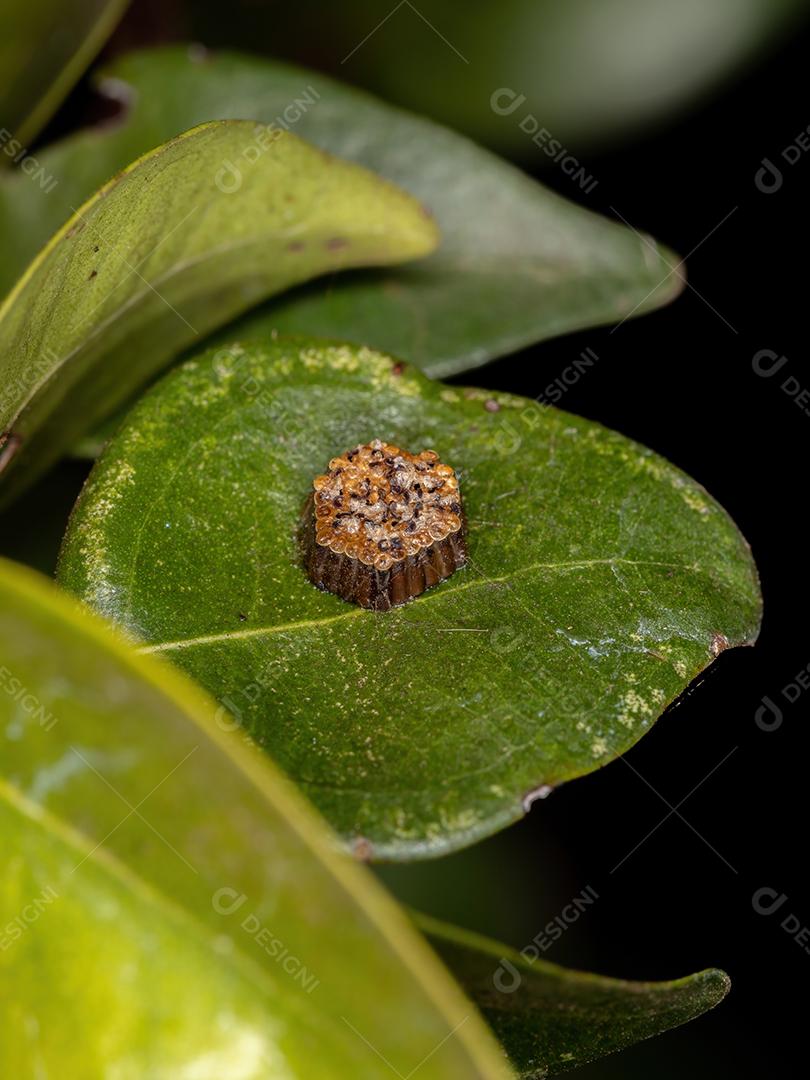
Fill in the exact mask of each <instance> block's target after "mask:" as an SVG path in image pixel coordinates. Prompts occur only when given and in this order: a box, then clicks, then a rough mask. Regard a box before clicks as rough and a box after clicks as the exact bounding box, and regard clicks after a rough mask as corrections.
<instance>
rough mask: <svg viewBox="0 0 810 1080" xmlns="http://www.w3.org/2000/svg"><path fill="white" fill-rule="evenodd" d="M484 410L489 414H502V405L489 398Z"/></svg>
mask: <svg viewBox="0 0 810 1080" xmlns="http://www.w3.org/2000/svg"><path fill="white" fill-rule="evenodd" d="M484 408H485V409H486V410H487V412H500V411H501V407H500V405H499V404H498V402H497V401H495V399H494V398H487V400H486V401H485V402H484Z"/></svg>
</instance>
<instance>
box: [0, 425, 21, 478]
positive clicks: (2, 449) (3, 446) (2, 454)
mask: <svg viewBox="0 0 810 1080" xmlns="http://www.w3.org/2000/svg"><path fill="white" fill-rule="evenodd" d="M20 446H22V439H21V438H20V436H19V435H15V434H14V432H13V431H4V432H3V433H2V434H0V473H1V472H2V471H3V470H4V469H5V468H6V466H7V465H8V464H9V462H10V461H11V459H12V458H13V457H14V455H15V454H16V453H17V451H18V450H19V448H20Z"/></svg>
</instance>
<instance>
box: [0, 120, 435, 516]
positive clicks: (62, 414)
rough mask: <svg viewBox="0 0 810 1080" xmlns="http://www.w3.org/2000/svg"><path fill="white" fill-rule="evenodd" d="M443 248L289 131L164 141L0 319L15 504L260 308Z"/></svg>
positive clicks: (109, 190) (35, 273)
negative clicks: (181, 355)
mask: <svg viewBox="0 0 810 1080" xmlns="http://www.w3.org/2000/svg"><path fill="white" fill-rule="evenodd" d="M247 150H251V151H252V152H251V154H249V155H246V151H247ZM435 244H436V230H435V226H434V224H433V222H432V221H431V220H430V219H429V218H428V217H427V215H426V214H425V212H424V211H423V209H422V207H421V206H420V205H419V204H418V203H416V202H415V201H414V200H413V199H412V198H411V197H410V196H408V195H405V194H404V193H403V192H401V191H398V190H397V189H396V188H394V187H393V186H392V185H390V184H387V183H385V182H384V181H382V180H380V178H379V177H376V176H374V175H372V174H371V173H369V172H367V171H366V170H365V169H362V168H360V167H358V166H356V165H351V164H348V163H346V162H341V161H338V160H337V159H335V158H332V157H330V156H328V155H326V154H324V153H323V151H321V150H318V149H316V148H315V147H312V146H309V145H308V144H307V143H305V142H303V141H302V140H301V139H299V138H297V137H296V136H295V135H291V134H288V133H285V132H281V131H279V132H276V133H274V135H273V137H269V136H268V137H267V138H265V139H264V141H263V142H262V143H258V142H257V140H256V136H255V133H254V125H253V124H250V123H247V122H244V121H226V122H221V123H212V124H207V125H204V126H203V127H200V128H196V129H194V130H192V131H189V132H187V133H186V134H185V135H182V136H180V137H178V138H177V139H174V140H173V141H172V142H169V143H167V144H166V145H164V146H161V147H160V148H159V149H157V150H155V151H153V152H152V153H150V154H148V155H147V156H146V157H144V158H142V159H140V160H139V161H136V162H135V163H134V164H133V165H130V166H129V167H128V168H127V170H126V171H125V172H124V173H122V174H121V175H120V176H118V177H116V178H115V179H114V180H112V181H110V183H109V184H107V186H106V187H104V188H102V189H101V190H100V191H99V192H98V193H97V194H96V195H95V196H94V197H93V198H92V199H91V200H90V201H89V202H88V203H86V204H85V205H84V206H83V207H82V208H81V209H80V210H78V211H77V212H76V213H75V214H74V216H73V218H72V219H71V220H70V221H69V222H68V224H67V225H65V226H64V227H63V228H62V230H61V231H60V232H58V233H57V234H56V236H54V238H53V239H52V240H51V242H50V243H49V244H48V246H47V247H46V248H45V249H44V250H43V251H42V252H41V254H40V255H39V256H38V257H37V259H36V260H35V261H34V262H33V263H32V264H31V266H30V267H29V269H28V270H27V272H26V274H25V275H24V277H23V278H22V279H21V280H20V281H19V283H18V284H17V286H16V288H15V289H14V291H13V292H12V293H11V294H10V295H9V297H8V298H7V299H6V302H5V303H4V304H3V306H2V308H0V382H1V383H2V387H3V389H2V392H0V432H4V431H5V432H7V433H11V434H9V435H7V436H6V438H5V441H6V447H5V451H3V449H2V446H0V458H3V457H4V458H5V462H4V463H5V464H6V466H8V465H9V464H11V465H12V466H14V471H15V473H16V474H17V475H16V477H13V478H12V480H11V483H10V484H9V481H8V480H7V479H6V478H5V477H4V484H3V486H4V488H5V491H4V495H5V497H6V498H10V497H11V496H13V495H14V494H15V493H16V491H17V490H18V488H19V487H20V486H21V484H25V483H29V482H30V480H31V479H32V478H33V477H34V476H36V474H37V473H38V472H40V471H42V469H43V468H44V467H45V466H47V465H48V464H50V463H51V462H53V461H54V460H55V459H56V458H57V457H58V456H59V454H60V453H61V452H62V451H63V450H64V449H65V448H66V447H67V446H69V445H70V444H71V442H72V441H73V440H75V439H76V438H78V436H80V435H81V434H83V433H84V432H85V431H87V430H88V429H89V428H90V427H91V426H92V425H93V424H94V423H96V422H97V421H99V420H102V419H103V418H104V417H105V416H106V415H108V414H109V413H110V412H111V411H113V410H114V409H115V407H116V406H117V405H120V404H121V403H122V402H123V401H125V400H126V399H127V397H128V396H129V395H130V394H131V393H133V392H134V391H135V390H136V389H137V388H139V387H140V386H142V385H143V383H144V382H145V381H146V380H147V379H148V378H149V377H150V376H152V375H154V373H155V372H156V371H159V370H160V368H161V367H162V366H163V365H165V364H166V362H167V361H168V360H170V359H171V358H172V357H173V356H175V355H176V354H177V353H178V352H180V351H181V350H182V349H183V348H185V347H186V346H187V345H189V344H190V343H191V342H193V341H195V340H202V337H204V335H205V334H206V333H207V332H209V331H211V330H212V329H214V328H215V327H217V326H219V325H220V324H222V323H224V322H226V321H227V320H228V319H230V318H232V317H233V316H234V315H236V314H237V313H239V312H242V311H244V310H245V309H246V308H247V307H249V306H250V305H251V304H252V303H255V302H256V301H257V300H260V299H263V298H264V297H266V296H269V295H272V294H273V293H276V292H279V291H280V290H283V289H285V288H289V287H290V286H291V285H294V284H296V283H298V282H300V281H303V280H305V279H307V278H311V277H313V276H314V275H315V274H321V273H324V272H325V271H327V270H337V269H341V268H343V267H347V266H359V265H369V264H377V263H388V262H394V261H401V260H404V259H409V258H415V257H417V256H419V255H424V254H425V253H426V252H428V251H430V250H432V249H433V247H435ZM2 441H3V439H2V438H0V443H1V442H2ZM15 450H17V452H16V454H15V453H14V451H15ZM2 464H3V462H0V467H2ZM20 466H22V467H20Z"/></svg>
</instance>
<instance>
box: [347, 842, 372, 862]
mask: <svg viewBox="0 0 810 1080" xmlns="http://www.w3.org/2000/svg"><path fill="white" fill-rule="evenodd" d="M373 854H374V848H373V846H372V843H371V841H370V840H367V839H366V837H365V836H356V837H355V838H354V840H352V855H354V857H355V859H359V861H360V862H369V861H370V859H371V857H372V855H373Z"/></svg>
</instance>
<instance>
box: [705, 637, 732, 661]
mask: <svg viewBox="0 0 810 1080" xmlns="http://www.w3.org/2000/svg"><path fill="white" fill-rule="evenodd" d="M728 647H729V640H728V638H727V637H726V635H725V634H712V643H711V645H710V646H709V652H710V653H711V654H712V656H719V655H720V653H721V652H724V651H725V650H726V649H727V648H728Z"/></svg>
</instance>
